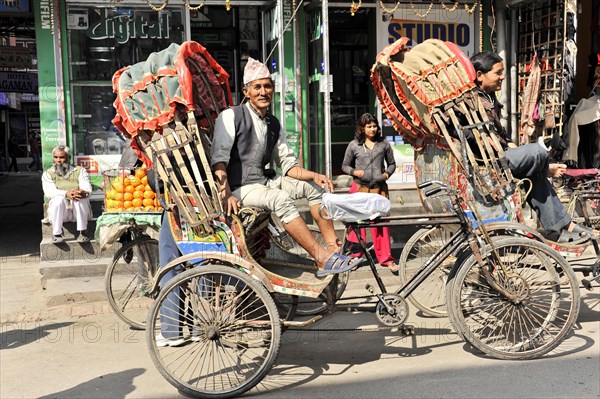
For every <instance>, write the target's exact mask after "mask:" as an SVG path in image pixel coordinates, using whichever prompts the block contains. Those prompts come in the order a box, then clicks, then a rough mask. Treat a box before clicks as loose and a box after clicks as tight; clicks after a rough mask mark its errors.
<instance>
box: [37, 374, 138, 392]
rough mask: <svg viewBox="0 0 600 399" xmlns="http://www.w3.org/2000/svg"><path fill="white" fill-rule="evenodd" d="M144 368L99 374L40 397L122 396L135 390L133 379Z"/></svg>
mask: <svg viewBox="0 0 600 399" xmlns="http://www.w3.org/2000/svg"><path fill="white" fill-rule="evenodd" d="M145 371H146V369H142V368H137V369H129V370H125V371H121V372H118V373H111V374H107V375H101V376H100V377H98V378H95V379H93V380H90V381H86V382H82V383H81V384H78V385H75V386H74V387H72V388H69V389H65V390H64V391H60V392H55V393H52V394H50V395H46V396H42V397H40V399H50V398H52V399H54V398H91V399H94V398H102V399H105V398H124V397H126V396H127V395H128V394H130V393H132V392H133V391H135V385H134V384H133V379H134V378H135V377H138V376H140V375H142V374H143V373H144V372H145Z"/></svg>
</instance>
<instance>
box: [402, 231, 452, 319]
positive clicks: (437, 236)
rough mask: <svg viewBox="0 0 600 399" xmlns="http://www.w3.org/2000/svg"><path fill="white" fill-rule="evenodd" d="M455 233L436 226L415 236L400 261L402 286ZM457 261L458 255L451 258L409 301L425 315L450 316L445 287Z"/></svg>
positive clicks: (425, 281)
mask: <svg viewBox="0 0 600 399" xmlns="http://www.w3.org/2000/svg"><path fill="white" fill-rule="evenodd" d="M453 233H454V231H453V230H452V227H450V226H445V227H443V226H435V227H433V228H430V229H420V230H419V231H417V232H416V233H415V234H413V235H412V237H410V238H409V240H408V241H407V242H406V245H405V246H404V248H403V249H402V254H401V255H400V261H399V262H398V263H399V264H398V268H399V274H398V275H399V277H400V281H401V283H402V284H405V283H406V282H407V281H408V280H410V278H411V277H412V276H413V275H414V274H415V273H416V272H417V270H419V269H420V268H421V267H422V266H423V265H424V264H425V262H427V260H428V259H429V258H430V257H431V256H432V255H434V254H435V253H436V252H437V251H438V250H439V249H440V248H442V247H443V246H444V245H445V244H446V243H447V242H448V241H449V240H450V237H452V234H453ZM455 261H456V257H455V256H453V255H450V256H448V257H447V258H446V259H445V260H444V263H442V265H440V267H438V268H437V269H435V270H434V271H433V273H431V274H430V275H429V276H428V277H427V278H426V279H425V280H424V281H423V282H422V283H421V284H420V285H419V286H418V287H417V288H416V289H415V290H414V291H413V292H412V293H411V295H410V296H409V297H408V300H409V301H410V302H411V303H412V304H413V305H415V307H416V308H417V309H419V310H420V311H422V312H423V313H424V314H426V315H428V316H433V317H445V316H447V315H448V312H447V309H446V289H445V287H446V281H447V279H448V274H449V273H450V270H451V269H452V267H453V266H454V263H455Z"/></svg>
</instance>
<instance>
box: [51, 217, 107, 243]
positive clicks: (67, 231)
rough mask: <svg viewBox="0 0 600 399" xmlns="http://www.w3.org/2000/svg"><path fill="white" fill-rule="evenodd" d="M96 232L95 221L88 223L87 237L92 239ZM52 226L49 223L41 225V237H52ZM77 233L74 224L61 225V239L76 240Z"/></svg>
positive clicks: (75, 224)
mask: <svg viewBox="0 0 600 399" xmlns="http://www.w3.org/2000/svg"><path fill="white" fill-rule="evenodd" d="M95 231H96V219H92V220H90V221H88V225H87V232H88V237H90V238H93V236H94V232H95ZM52 235H53V234H52V225H51V224H50V223H42V237H52ZM78 235H79V232H78V231H77V223H76V222H65V223H63V237H64V238H65V239H72V238H77V236H78Z"/></svg>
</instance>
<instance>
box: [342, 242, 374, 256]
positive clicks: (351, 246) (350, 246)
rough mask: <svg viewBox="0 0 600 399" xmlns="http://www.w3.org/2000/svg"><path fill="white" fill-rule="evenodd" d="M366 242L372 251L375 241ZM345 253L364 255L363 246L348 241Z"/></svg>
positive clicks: (368, 249)
mask: <svg viewBox="0 0 600 399" xmlns="http://www.w3.org/2000/svg"><path fill="white" fill-rule="evenodd" d="M365 244H366V245H367V251H371V250H372V249H373V243H372V242H367V243H365ZM344 253H345V254H357V256H362V254H363V248H362V246H361V245H360V244H359V243H357V242H353V241H346V246H345V248H344Z"/></svg>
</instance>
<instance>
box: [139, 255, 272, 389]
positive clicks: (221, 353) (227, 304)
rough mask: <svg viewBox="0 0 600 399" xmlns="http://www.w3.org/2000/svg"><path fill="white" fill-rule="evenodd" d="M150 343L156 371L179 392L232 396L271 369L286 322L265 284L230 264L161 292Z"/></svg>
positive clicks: (185, 276) (200, 270)
mask: <svg viewBox="0 0 600 399" xmlns="http://www.w3.org/2000/svg"><path fill="white" fill-rule="evenodd" d="M146 340H147V344H148V349H149V351H150V355H151V357H152V361H153V362H154V364H155V365H156V367H157V369H158V370H159V372H160V373H161V374H162V375H163V377H165V378H166V379H167V381H169V383H171V384H172V385H173V386H174V387H176V388H177V389H178V390H179V391H180V392H181V393H183V394H185V395H188V396H192V397H197V398H231V397H235V396H239V395H241V394H242V393H244V392H246V391H248V390H249V389H251V388H252V387H254V386H255V385H256V384H258V383H259V382H260V381H261V380H262V379H263V378H264V377H265V375H266V374H267V373H268V372H269V371H270V370H271V367H272V366H273V364H274V362H275V360H276V358H277V355H278V353H279V347H280V345H281V323H280V320H279V314H278V312H277V308H276V307H275V303H274V302H273V299H272V298H271V295H270V294H269V292H268V291H267V289H266V288H265V287H264V286H263V285H261V283H260V282H258V281H256V280H254V279H253V278H251V277H250V276H248V275H247V274H245V273H243V272H241V271H239V270H237V269H236V268H234V267H232V266H221V265H206V266H200V267H196V268H193V269H190V270H187V271H185V272H183V273H181V274H179V275H177V276H176V277H174V278H173V279H171V280H170V281H169V282H168V283H167V284H165V286H164V288H162V289H161V291H160V293H159V295H158V297H157V298H156V301H155V302H154V305H153V306H152V308H151V309H150V312H149V314H148V322H147V330H146Z"/></svg>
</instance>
